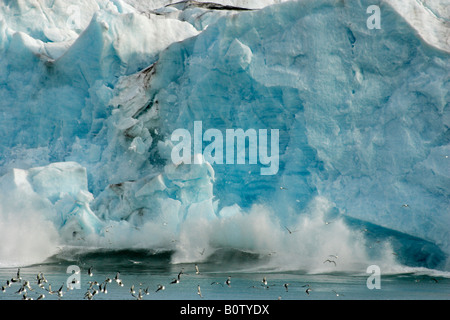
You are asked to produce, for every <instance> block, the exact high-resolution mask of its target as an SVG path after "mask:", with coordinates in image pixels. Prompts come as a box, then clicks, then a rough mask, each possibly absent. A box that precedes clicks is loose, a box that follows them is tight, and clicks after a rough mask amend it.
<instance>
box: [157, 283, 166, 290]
mask: <svg viewBox="0 0 450 320" xmlns="http://www.w3.org/2000/svg"><path fill="white" fill-rule="evenodd" d="M165 288H166V287H164V286H163V285H161V284H158V288H157V289H156V291H155V292H158V291H160V290H164V289H165Z"/></svg>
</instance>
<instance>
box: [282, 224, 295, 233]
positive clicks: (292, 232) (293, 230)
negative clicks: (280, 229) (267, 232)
mask: <svg viewBox="0 0 450 320" xmlns="http://www.w3.org/2000/svg"><path fill="white" fill-rule="evenodd" d="M284 227H285V228H286V230H287V231H288V232H289V234H292V233H294V232H297V231H298V230H293V231H291V230H290V229H289V228H288V227H286V226H284Z"/></svg>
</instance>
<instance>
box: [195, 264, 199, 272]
mask: <svg viewBox="0 0 450 320" xmlns="http://www.w3.org/2000/svg"><path fill="white" fill-rule="evenodd" d="M195 274H200V270H198V265H195Z"/></svg>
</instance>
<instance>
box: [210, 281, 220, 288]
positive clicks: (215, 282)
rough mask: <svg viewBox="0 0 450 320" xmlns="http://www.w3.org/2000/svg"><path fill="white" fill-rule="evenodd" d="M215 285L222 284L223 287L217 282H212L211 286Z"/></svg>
mask: <svg viewBox="0 0 450 320" xmlns="http://www.w3.org/2000/svg"><path fill="white" fill-rule="evenodd" d="M213 284H220V285H221V286H222V287H223V284H222V283H220V282H217V281H214V282H211V285H213Z"/></svg>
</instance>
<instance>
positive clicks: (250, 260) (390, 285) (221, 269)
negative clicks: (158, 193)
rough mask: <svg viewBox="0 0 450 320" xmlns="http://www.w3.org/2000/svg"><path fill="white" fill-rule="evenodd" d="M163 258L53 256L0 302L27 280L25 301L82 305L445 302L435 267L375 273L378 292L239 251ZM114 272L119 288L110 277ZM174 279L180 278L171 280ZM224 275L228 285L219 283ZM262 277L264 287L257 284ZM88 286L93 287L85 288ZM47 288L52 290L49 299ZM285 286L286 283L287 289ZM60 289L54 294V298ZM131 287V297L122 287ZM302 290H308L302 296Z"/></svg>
mask: <svg viewBox="0 0 450 320" xmlns="http://www.w3.org/2000/svg"><path fill="white" fill-rule="evenodd" d="M170 257H171V253H169V252H166V253H159V254H155V253H150V252H148V251H139V250H138V251H130V250H125V251H93V252H89V253H84V254H79V255H77V256H75V258H74V259H73V260H68V259H66V258H62V257H61V256H55V257H52V258H51V259H49V260H48V261H46V262H45V263H42V264H36V265H31V266H22V267H20V274H19V275H20V278H21V281H20V282H14V283H10V287H7V286H6V287H5V288H4V289H5V290H4V292H0V299H1V300H21V299H24V292H19V289H20V288H22V286H23V285H24V284H25V281H27V280H28V281H29V287H30V288H31V289H30V288H28V287H25V289H26V295H25V297H26V298H31V299H33V300H36V299H37V298H38V297H39V296H40V295H42V294H43V295H45V297H44V298H43V299H44V300H84V299H86V300H87V297H86V296H85V295H86V292H88V291H89V292H91V294H92V293H94V290H97V291H98V292H97V293H96V294H94V295H93V297H92V300H137V297H138V296H139V290H141V293H142V296H141V300H190V301H192V300H198V301H202V300H265V301H267V300H417V299H419V300H450V278H449V276H448V273H446V272H438V271H435V270H427V269H416V270H415V271H414V269H411V270H412V271H410V272H408V273H397V274H389V275H384V274H382V273H381V274H380V277H379V284H380V287H379V288H378V289H377V288H373V289H369V288H368V286H367V281H368V278H369V277H370V274H365V273H360V274H354V273H343V272H340V273H326V274H324V273H321V274H311V273H306V272H303V271H301V270H298V271H289V272H273V271H261V268H257V266H258V265H260V264H261V263H263V261H262V260H261V259H260V258H258V257H257V256H252V255H250V254H246V253H242V252H228V253H227V254H225V255H223V259H220V260H216V261H212V260H209V261H207V262H203V263H197V266H198V270H199V271H200V273H198V274H197V273H196V269H195V265H196V263H186V264H172V263H170ZM74 266H77V267H78V268H79V269H80V272H79V273H78V274H72V273H70V270H72V269H73V268H74ZM91 267H92V269H91V270H92V274H91V275H89V274H88V269H90V268H91ZM68 268H69V270H68ZM17 271H18V268H17V267H12V268H2V269H0V283H1V285H5V284H6V283H7V280H10V279H12V278H17ZM68 271H69V273H68ZM117 272H119V278H120V280H121V281H122V283H123V286H120V285H119V284H118V283H117V282H116V281H115V280H114V278H115V277H116V275H117ZM180 272H181V274H180ZM39 273H42V274H43V275H44V277H45V279H46V280H47V282H45V283H43V287H39V286H38V283H37V282H38V280H37V275H38V274H39ZM179 274H180V281H179V282H178V283H171V282H172V281H173V280H174V279H176V278H178V275H179ZM69 277H76V279H77V280H79V287H80V288H79V289H77V288H75V289H72V290H69V289H68V288H67V280H68V278H69ZM229 277H230V285H227V284H226V280H227V279H228V278H229ZM107 278H110V279H111V280H112V282H111V283H108V284H107V285H106V289H107V292H106V293H105V292H102V291H100V290H99V289H100V287H99V284H101V283H103V282H104V281H105V280H106V279H107ZM264 278H265V279H266V281H267V284H264V283H263V279H264ZM94 281H96V282H97V284H95V283H94V284H93V285H92V286H91V282H94ZM49 284H50V285H51V290H52V291H55V293H53V294H50V292H49V290H48V289H49ZM285 284H288V285H287V289H286V286H285ZM159 285H163V286H164V290H158V291H157V289H158V286H159ZM90 286H91V289H90V290H88V289H89V287H90ZM199 286H200V291H201V296H200V295H199V294H198V287H199ZM60 287H62V290H61V291H62V296H61V295H60V296H58V294H57V293H56V291H58V290H59V289H60ZM102 287H103V286H102ZM132 287H133V288H134V294H132V293H131V290H130V289H131V288H132ZM307 288H310V289H311V290H309V291H308V292H306V289H307ZM146 292H148V294H147V293H146Z"/></svg>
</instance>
